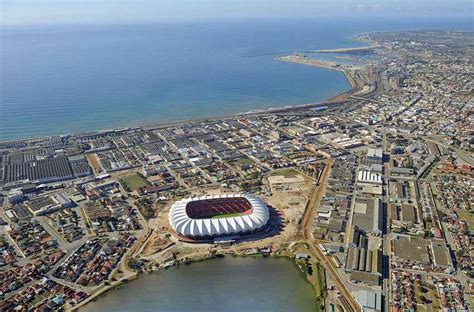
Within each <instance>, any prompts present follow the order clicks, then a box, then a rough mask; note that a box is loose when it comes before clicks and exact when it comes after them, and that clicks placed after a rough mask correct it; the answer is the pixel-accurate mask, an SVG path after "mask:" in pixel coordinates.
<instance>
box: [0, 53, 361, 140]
mask: <svg viewBox="0 0 474 312" xmlns="http://www.w3.org/2000/svg"><path fill="white" fill-rule="evenodd" d="M283 57H284V56H283ZM280 58H281V57H278V58H274V59H275V60H278V61H284V60H281V59H280ZM286 62H288V61H286ZM292 63H295V64H296V62H292ZM334 63H335V62H334ZM304 65H309V66H315V65H311V64H304ZM315 67H320V68H325V69H330V70H335V71H339V72H342V73H343V74H344V76H345V78H346V80H347V82H348V83H349V86H350V88H349V89H347V90H345V91H342V92H339V93H338V94H336V95H334V96H332V97H330V98H327V99H325V100H322V101H318V102H313V103H303V104H296V105H287V106H282V107H269V108H262V109H255V110H252V111H244V112H238V113H235V114H231V115H221V116H210V117H196V118H188V119H181V120H176V121H170V122H157V123H153V122H152V123H139V124H137V125H129V126H122V127H112V128H109V129H107V128H105V129H97V130H90V131H81V132H73V133H63V134H56V135H44V136H38V137H29V138H18V139H7V140H0V144H9V143H14V142H28V141H38V140H45V139H48V138H53V137H70V136H76V135H81V134H101V133H109V132H120V131H124V130H130V129H137V128H143V129H145V130H151V129H161V128H165V127H170V126H179V125H182V124H187V123H190V122H200V121H211V120H221V119H222V120H225V119H230V118H236V117H238V116H257V115H265V114H275V113H283V112H288V111H298V110H302V109H308V108H313V107H314V108H316V107H319V106H327V105H334V106H335V105H338V104H339V105H340V104H343V103H344V102H345V101H347V98H346V99H344V100H337V99H338V98H340V97H343V96H345V95H346V94H350V93H352V92H354V81H353V78H352V77H351V76H350V75H349V74H348V73H347V72H346V71H345V70H344V69H342V68H341V69H338V68H333V67H329V66H327V67H325V66H315ZM339 102H340V103H339Z"/></svg>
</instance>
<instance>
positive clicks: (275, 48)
mask: <svg viewBox="0 0 474 312" xmlns="http://www.w3.org/2000/svg"><path fill="white" fill-rule="evenodd" d="M415 28H416V29H418V28H455V29H471V30H472V21H468V20H459V19H455V20H440V19H425V20H423V19H414V20H412V19H403V20H400V19H393V20H387V19H377V20H367V19H331V18H324V19H263V20H227V21H225V20H214V21H206V22H203V21H196V22H167V23H156V24H134V25H132V24H131V25H68V26H58V25H56V26H2V29H1V32H0V40H1V42H0V46H1V48H0V51H1V55H0V140H9V139H15V138H26V137H37V136H42V135H56V134H66V133H72V132H80V131H90V130H99V129H108V128H112V127H121V126H133V125H137V124H146V123H159V122H169V121H175V120H181V119H187V118H201V117H208V116H219V115H228V114H233V113H238V112H244V111H249V110H255V109H263V108H269V107H281V106H286V105H297V104H305V103H312V102H317V101H320V100H323V99H326V98H328V97H331V96H334V95H336V94H338V93H339V92H341V91H343V90H346V89H347V88H349V84H348V82H347V81H346V79H345V77H344V76H343V75H342V74H341V73H339V72H335V71H331V70H327V69H319V68H315V67H307V66H304V65H296V64H290V63H285V62H279V61H276V60H274V59H273V58H274V57H275V55H273V54H271V53H277V52H282V53H290V52H293V51H296V50H310V49H326V48H337V47H351V46H357V45H360V44H361V43H359V42H355V41H353V40H351V39H350V38H349V36H351V35H354V34H356V33H359V32H366V31H380V30H389V29H415Z"/></svg>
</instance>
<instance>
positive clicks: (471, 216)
mask: <svg viewBox="0 0 474 312" xmlns="http://www.w3.org/2000/svg"><path fill="white" fill-rule="evenodd" d="M457 214H458V216H459V219H461V220H465V221H466V222H467V225H468V226H469V230H470V231H471V232H472V231H474V213H473V212H469V211H459V210H458V211H457Z"/></svg>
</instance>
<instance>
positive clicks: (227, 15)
mask: <svg viewBox="0 0 474 312" xmlns="http://www.w3.org/2000/svg"><path fill="white" fill-rule="evenodd" d="M0 12H1V13H0V24H2V25H28V24H91V23H143V22H160V21H170V20H197V19H199V20H202V19H216V18H221V19H237V18H271V17H318V16H376V17H383V16H412V17H417V16H420V17H441V16H462V17H471V18H474V17H473V16H474V1H472V0H358V1H354V0H0Z"/></svg>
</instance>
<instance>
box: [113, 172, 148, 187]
mask: <svg viewBox="0 0 474 312" xmlns="http://www.w3.org/2000/svg"><path fill="white" fill-rule="evenodd" d="M119 181H120V184H122V186H123V188H124V189H126V190H130V191H136V190H138V189H139V188H142V187H145V186H149V185H150V183H149V182H148V181H147V180H145V178H143V177H142V176H140V175H139V174H136V173H135V174H132V175H129V176H126V177H123V178H120V180H119Z"/></svg>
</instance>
